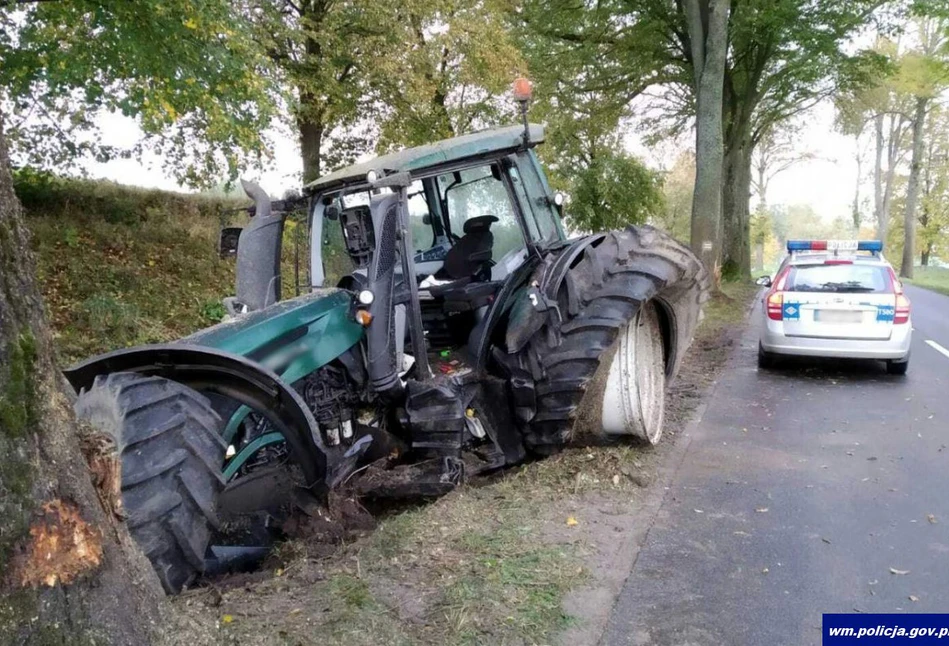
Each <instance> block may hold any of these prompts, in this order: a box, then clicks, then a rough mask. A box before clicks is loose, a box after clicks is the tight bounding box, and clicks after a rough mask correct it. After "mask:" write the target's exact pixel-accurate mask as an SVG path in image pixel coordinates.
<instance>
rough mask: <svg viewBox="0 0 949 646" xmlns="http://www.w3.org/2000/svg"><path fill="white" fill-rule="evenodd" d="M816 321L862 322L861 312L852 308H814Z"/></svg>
mask: <svg viewBox="0 0 949 646" xmlns="http://www.w3.org/2000/svg"><path fill="white" fill-rule="evenodd" d="M814 320H815V321H817V322H818V323H862V322H863V312H858V311H856V312H855V311H853V310H814Z"/></svg>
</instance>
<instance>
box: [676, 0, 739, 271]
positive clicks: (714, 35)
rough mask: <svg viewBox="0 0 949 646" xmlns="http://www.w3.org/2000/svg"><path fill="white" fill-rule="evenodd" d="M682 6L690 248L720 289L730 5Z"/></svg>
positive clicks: (693, 0) (687, 0)
mask: <svg viewBox="0 0 949 646" xmlns="http://www.w3.org/2000/svg"><path fill="white" fill-rule="evenodd" d="M682 5H683V10H684V12H685V16H686V24H687V28H688V32H689V37H690V40H691V45H692V51H691V55H692V65H693V69H694V72H695V95H696V101H695V102H696V111H695V189H694V191H693V193H692V196H693V197H692V227H691V229H692V230H691V244H692V250H693V251H694V252H695V253H696V255H698V257H699V258H701V260H702V262H703V263H704V264H705V267H706V269H707V270H708V272H709V275H710V276H711V277H712V278H713V280H714V284H715V286H716V288H717V287H718V285H719V282H720V275H719V266H718V259H719V249H720V247H721V238H720V235H721V232H720V229H721V220H722V172H723V143H722V95H723V91H724V88H723V84H724V78H725V52H726V49H727V28H728V11H729V0H684V1H683V3H682ZM703 5H704V6H703Z"/></svg>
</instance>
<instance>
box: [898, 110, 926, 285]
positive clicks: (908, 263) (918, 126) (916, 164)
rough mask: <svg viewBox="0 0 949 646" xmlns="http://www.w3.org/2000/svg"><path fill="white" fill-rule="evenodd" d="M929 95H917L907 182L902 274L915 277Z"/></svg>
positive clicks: (906, 276)
mask: <svg viewBox="0 0 949 646" xmlns="http://www.w3.org/2000/svg"><path fill="white" fill-rule="evenodd" d="M928 103H929V99H928V98H927V97H922V96H918V97H916V113H915V115H914V117H913V159H912V161H911V162H910V166H909V181H908V182H907V184H906V211H905V212H904V214H903V263H902V265H901V266H900V276H902V277H904V278H912V277H913V261H914V260H915V257H916V202H917V201H918V200H919V171H920V168H921V167H922V162H923V122H924V121H925V119H926V106H927V104H928Z"/></svg>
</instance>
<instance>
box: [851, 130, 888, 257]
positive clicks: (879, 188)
mask: <svg viewBox="0 0 949 646" xmlns="http://www.w3.org/2000/svg"><path fill="white" fill-rule="evenodd" d="M873 128H874V136H875V137H876V156H875V157H874V159H873V217H874V220H875V222H876V227H877V237H879V238H880V239H881V240H882V241H883V242H884V243H885V242H886V235H885V233H886V222H885V221H884V219H883V115H882V114H878V115H876V116H875V117H874V118H873ZM857 181H858V182H859V179H858V180H857Z"/></svg>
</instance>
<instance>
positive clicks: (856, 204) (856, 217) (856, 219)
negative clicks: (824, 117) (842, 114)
mask: <svg viewBox="0 0 949 646" xmlns="http://www.w3.org/2000/svg"><path fill="white" fill-rule="evenodd" d="M856 143H857V152H856V154H854V158H855V159H856V160H857V181H856V182H855V183H854V188H853V214H852V215H853V230H854V233H859V231H860V180H861V175H863V158H862V157H861V155H860V140H859V139H857V142H856Z"/></svg>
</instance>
